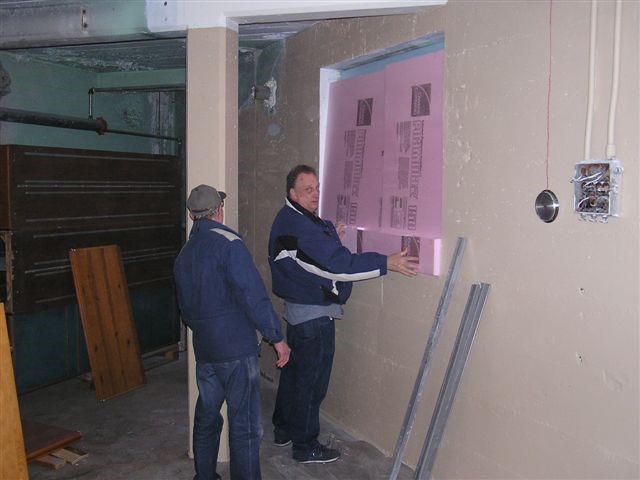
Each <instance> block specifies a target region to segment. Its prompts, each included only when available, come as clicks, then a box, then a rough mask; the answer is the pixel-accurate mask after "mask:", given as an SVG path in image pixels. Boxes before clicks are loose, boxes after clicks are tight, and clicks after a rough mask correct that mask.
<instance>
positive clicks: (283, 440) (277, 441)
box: [273, 434, 291, 447]
mask: <svg viewBox="0 0 640 480" xmlns="http://www.w3.org/2000/svg"><path fill="white" fill-rule="evenodd" d="M273 444H274V445H275V446H276V447H286V446H287V445H289V444H291V439H290V438H289V437H287V436H285V435H278V434H274V435H273Z"/></svg>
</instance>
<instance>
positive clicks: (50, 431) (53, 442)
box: [22, 419, 82, 461]
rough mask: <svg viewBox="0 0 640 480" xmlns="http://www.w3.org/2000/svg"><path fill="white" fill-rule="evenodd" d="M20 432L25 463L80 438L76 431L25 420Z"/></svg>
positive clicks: (80, 435)
mask: <svg viewBox="0 0 640 480" xmlns="http://www.w3.org/2000/svg"><path fill="white" fill-rule="evenodd" d="M22 430H23V432H24V450H25V452H26V457H27V461H31V460H34V459H36V458H38V457H42V456H43V455H47V454H49V453H51V452H52V451H54V450H59V449H60V448H63V447H66V446H67V445H70V444H71V443H73V442H77V441H78V440H80V439H81V438H82V434H81V433H80V432H78V431H75V430H68V429H66V428H61V427H56V426H53V425H46V424H44V423H40V422H34V421H32V420H26V419H23V420H22Z"/></svg>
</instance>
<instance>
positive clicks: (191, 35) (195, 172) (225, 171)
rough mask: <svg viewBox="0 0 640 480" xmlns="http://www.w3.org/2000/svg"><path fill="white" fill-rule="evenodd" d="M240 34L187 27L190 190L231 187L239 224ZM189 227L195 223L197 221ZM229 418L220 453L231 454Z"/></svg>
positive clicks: (230, 206) (232, 217) (231, 221)
mask: <svg viewBox="0 0 640 480" xmlns="http://www.w3.org/2000/svg"><path fill="white" fill-rule="evenodd" d="M237 98H238V34H237V32H234V31H232V30H229V29H227V28H221V27H220V28H218V27H216V28H202V29H192V30H189V31H188V33H187V149H186V151H187V172H186V177H187V192H190V191H191V189H192V188H194V187H196V186H198V185H200V184H203V183H204V184H208V185H212V186H213V187H215V188H218V189H220V190H222V191H224V192H226V193H227V195H228V196H229V199H228V200H226V201H225V209H224V210H225V218H224V222H225V224H226V225H228V226H230V227H231V228H237V225H238V182H237V171H238V142H237V131H238V107H237ZM187 221H188V223H189V225H188V228H187V233H188V231H189V230H190V229H191V222H190V221H189V220H187ZM188 343H189V349H188V350H189V358H188V360H189V362H188V363H189V385H188V392H189V433H190V434H189V455H190V456H193V452H192V447H193V439H192V438H191V437H192V436H191V433H192V432H193V413H194V412H195V406H196V401H197V399H198V387H197V385H196V378H195V356H194V354H193V348H191V345H192V338H191V331H190V330H188ZM222 414H223V416H224V418H225V423H224V428H223V431H222V440H221V442H220V452H219V455H218V459H219V460H221V461H227V460H228V459H229V444H228V439H227V432H228V428H229V427H228V422H227V421H226V418H227V415H226V404H225V405H224V406H223V409H222Z"/></svg>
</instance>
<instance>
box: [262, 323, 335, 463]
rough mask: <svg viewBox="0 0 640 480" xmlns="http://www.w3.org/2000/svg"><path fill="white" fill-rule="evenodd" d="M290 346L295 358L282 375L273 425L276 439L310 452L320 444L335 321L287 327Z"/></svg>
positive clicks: (295, 450) (332, 352)
mask: <svg viewBox="0 0 640 480" xmlns="http://www.w3.org/2000/svg"><path fill="white" fill-rule="evenodd" d="M287 343H288V344H289V347H291V357H290V358H289V363H287V364H286V365H285V366H284V368H283V369H282V371H281V373H280V384H279V385H278V394H277V396H276V406H275V409H274V412H273V425H274V427H275V435H276V437H278V438H290V439H291V440H293V451H294V452H300V453H307V452H309V451H310V450H311V449H312V448H313V447H315V446H316V445H317V443H318V434H319V433H320V404H321V403H322V400H324V397H325V395H326V393H327V388H328V387H329V378H330V377H331V367H332V366H333V354H334V352H335V327H334V324H333V320H332V319H331V318H329V317H321V318H315V319H313V320H308V321H306V322H304V323H301V324H299V325H289V324H287Z"/></svg>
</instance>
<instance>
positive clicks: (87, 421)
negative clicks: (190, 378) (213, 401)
mask: <svg viewBox="0 0 640 480" xmlns="http://www.w3.org/2000/svg"><path fill="white" fill-rule="evenodd" d="M185 357H186V355H184V354H182V355H181V358H180V360H178V361H177V362H170V363H167V364H164V365H161V366H157V367H155V368H152V369H150V370H147V384H146V385H145V386H144V387H142V388H140V389H138V390H135V391H133V392H130V393H127V394H125V395H123V396H121V397H117V398H114V399H112V400H109V401H107V402H98V401H97V400H96V398H95V394H94V392H93V391H91V390H90V389H89V385H88V384H87V383H86V382H83V381H81V380H79V379H73V380H68V381H65V382H62V383H59V384H57V385H53V386H50V387H47V388H43V389H40V390H37V391H35V392H31V393H28V394H25V395H22V396H20V398H19V402H20V411H21V415H22V417H23V418H27V419H30V420H34V421H37V422H41V423H46V424H50V425H55V426H58V427H63V428H67V429H69V430H78V431H80V432H81V433H82V434H83V437H82V439H81V440H79V441H78V442H76V443H75V444H74V446H75V447H77V448H79V449H81V450H83V451H85V452H88V453H89V456H88V457H87V458H85V459H83V460H81V461H80V462H79V463H78V464H77V465H70V464H67V465H65V466H64V467H63V468H61V469H59V470H52V469H48V468H46V467H42V466H40V465H37V464H33V463H31V464H30V465H29V476H30V478H31V480H61V479H76V478H81V479H87V480H93V479H109V480H125V479H126V480H169V479H171V480H191V479H192V478H193V475H194V471H193V463H192V460H191V459H189V458H188V457H187V453H186V452H187V448H188V446H187V438H188V428H189V427H188V416H187V375H186V371H187V367H186V358H185ZM151 361H153V360H151ZM148 366H149V365H147V367H148ZM274 401H275V386H274V385H273V384H272V383H271V382H269V381H267V380H263V387H262V403H263V424H264V432H265V435H264V439H263V442H262V449H261V458H262V477H263V479H265V480H280V479H285V480H286V479H289V480H313V479H331V480H365V479H372V480H373V479H385V478H387V477H388V472H389V470H390V467H391V459H390V458H388V457H385V456H384V455H383V454H382V453H381V452H380V451H378V450H377V449H376V448H375V447H373V446H372V445H370V444H368V443H366V442H364V441H361V440H358V439H356V438H353V437H352V436H350V435H348V434H347V433H346V432H345V431H344V430H342V429H341V428H340V427H339V426H337V425H334V424H332V423H331V422H329V421H327V420H326V419H324V418H323V419H322V424H321V432H322V433H321V437H320V440H321V441H322V442H323V443H329V444H330V445H331V446H332V447H334V448H338V449H339V450H340V451H341V452H342V457H341V458H340V459H339V460H338V461H337V462H334V463H331V464H326V465H313V464H312V465H302V464H299V463H297V462H295V461H294V460H293V459H292V458H291V447H284V448H278V447H275V446H274V445H273V444H272V443H271V442H272V438H273V437H272V427H271V424H270V417H271V411H272V409H273V404H274ZM218 472H219V473H220V474H221V475H222V477H223V479H225V480H228V479H229V466H228V464H227V463H223V464H220V465H219V469H218ZM398 478H400V479H410V478H413V472H412V471H411V470H410V469H409V468H407V467H406V466H404V465H403V467H402V469H401V471H400V475H399V477H398Z"/></svg>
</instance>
